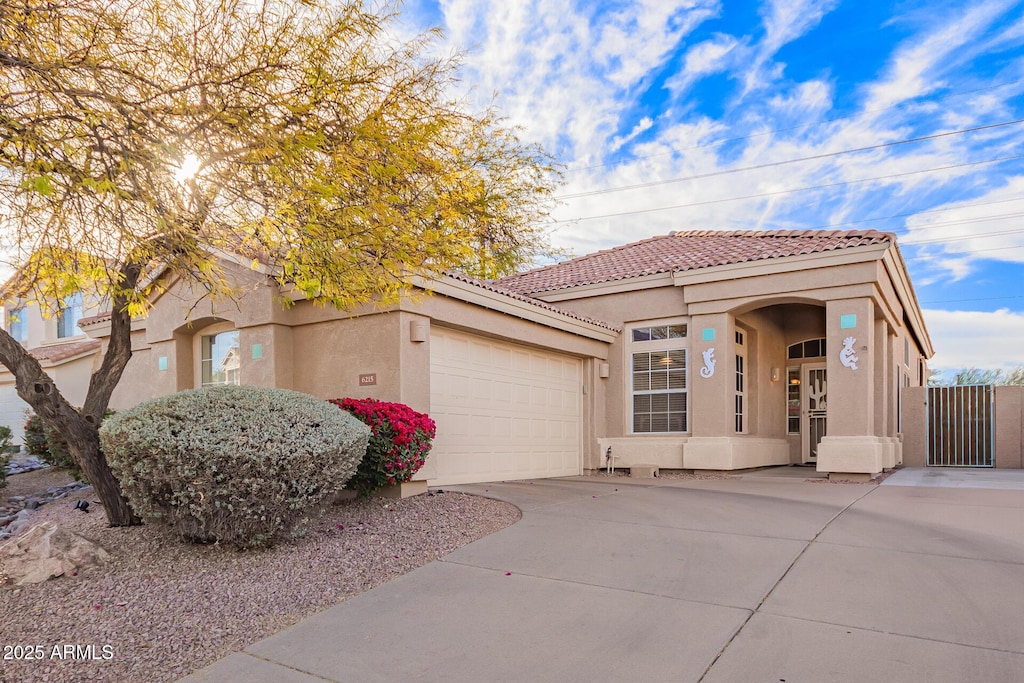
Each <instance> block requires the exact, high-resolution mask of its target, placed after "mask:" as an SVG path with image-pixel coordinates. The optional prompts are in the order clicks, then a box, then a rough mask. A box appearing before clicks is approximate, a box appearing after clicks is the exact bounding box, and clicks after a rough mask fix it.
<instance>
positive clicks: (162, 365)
mask: <svg viewBox="0 0 1024 683" xmlns="http://www.w3.org/2000/svg"><path fill="white" fill-rule="evenodd" d="M156 367H157V368H158V369H159V370H160V371H161V372H163V371H165V370H166V369H167V356H160V357H159V358H157V359H156Z"/></svg>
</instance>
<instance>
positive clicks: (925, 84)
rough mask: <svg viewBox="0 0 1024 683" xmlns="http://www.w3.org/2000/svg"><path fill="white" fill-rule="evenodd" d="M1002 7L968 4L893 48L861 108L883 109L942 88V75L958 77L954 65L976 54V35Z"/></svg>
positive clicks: (1003, 9) (993, 3)
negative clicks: (954, 17) (954, 15)
mask: <svg viewBox="0 0 1024 683" xmlns="http://www.w3.org/2000/svg"><path fill="white" fill-rule="evenodd" d="M1006 7H1007V4H1006V3H1005V2H988V3H982V4H979V5H976V6H974V7H968V8H966V9H965V10H964V11H963V13H962V14H961V15H960V16H959V17H958V18H957V20H956V21H945V22H942V23H941V24H940V28H939V29H938V30H936V31H933V32H931V33H928V34H924V35H923V36H922V37H920V38H916V39H911V40H909V41H908V42H907V43H906V44H904V45H903V46H902V47H901V48H900V49H898V50H897V51H896V53H895V56H894V58H893V59H892V60H891V62H890V64H889V68H888V71H887V74H886V76H885V78H884V79H883V80H881V81H879V82H877V83H874V84H872V85H871V86H870V87H869V88H868V96H867V101H866V104H865V109H867V110H875V109H884V108H886V107H890V106H892V105H894V104H897V103H899V102H904V101H907V100H910V99H913V98H915V97H920V96H921V95H925V94H928V93H930V92H934V91H936V90H938V89H940V88H941V87H944V86H945V85H946V83H945V81H944V79H943V76H953V77H957V76H959V74H958V67H960V66H961V65H963V63H964V62H965V61H969V60H970V59H972V58H973V57H974V56H976V55H977V51H978V49H979V47H980V45H979V44H978V40H977V39H978V36H979V34H981V33H982V32H983V31H985V30H986V29H988V28H989V27H990V26H991V25H992V22H993V21H995V20H996V19H997V18H998V17H999V16H1000V15H1001V14H1002V13H1003V12H1005V10H1006ZM958 80H959V79H958Z"/></svg>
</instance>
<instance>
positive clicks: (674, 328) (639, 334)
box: [633, 325, 686, 342]
mask: <svg viewBox="0 0 1024 683" xmlns="http://www.w3.org/2000/svg"><path fill="white" fill-rule="evenodd" d="M685 337H686V325H658V326H656V327H637V328H634V329H633V341H635V342H645V341H660V340H662V339H684V338H685Z"/></svg>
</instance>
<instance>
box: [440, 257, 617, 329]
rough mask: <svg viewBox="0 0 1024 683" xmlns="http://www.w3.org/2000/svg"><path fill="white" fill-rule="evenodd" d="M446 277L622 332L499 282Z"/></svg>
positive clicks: (607, 324) (602, 322)
mask: <svg viewBox="0 0 1024 683" xmlns="http://www.w3.org/2000/svg"><path fill="white" fill-rule="evenodd" d="M445 275H448V276H449V277H453V278H455V279H456V280H461V281H462V282H467V283H469V284H471V285H475V286H476V287H481V288H483V289H486V290H488V291H491V292H495V293H497V294H504V295H505V296H508V297H512V298H513V299H516V300H518V301H524V302H526V303H528V304H531V305H533V306H537V307H538V308H543V309H545V310H548V311H553V312H555V313H561V314H562V315H565V316H568V317H570V318H573V319H575V320H580V321H582V322H585V323H590V324H592V325H597V326H598V327H603V328H605V329H608V330H613V331H615V332H620V331H621V330H620V329H619V328H618V327H615V326H614V325H611V324H609V323H606V322H604V321H603V320H598V319H597V318H588V317H587V316H585V315H580V314H579V313H575V312H573V311H569V310H566V309H564V308H559V307H557V306H552V305H551V304H549V303H547V302H545V301H541V300H540V299H534V298H533V297H531V296H525V295H523V294H520V293H519V292H516V291H514V290H512V289H508V288H507V287H503V286H502V285H501V284H499V283H497V282H492V281H489V280H478V279H477V278H475V277H470V276H469V275H464V274H462V273H459V272H456V271H446V272H445Z"/></svg>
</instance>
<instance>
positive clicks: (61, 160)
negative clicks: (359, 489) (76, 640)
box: [0, 0, 553, 526]
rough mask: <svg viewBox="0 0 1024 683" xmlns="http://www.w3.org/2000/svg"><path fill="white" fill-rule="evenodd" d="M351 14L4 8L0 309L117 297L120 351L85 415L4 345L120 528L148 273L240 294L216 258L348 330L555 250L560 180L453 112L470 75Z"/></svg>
mask: <svg viewBox="0 0 1024 683" xmlns="http://www.w3.org/2000/svg"><path fill="white" fill-rule="evenodd" d="M394 12H395V10H393V9H387V10H385V11H384V12H382V13H372V12H369V11H367V10H366V9H365V8H364V6H363V4H361V3H360V2H357V1H355V0H353V1H350V2H337V1H332V0H303V1H302V2H291V1H289V0H215V1H214V2H207V1H205V0H61V2H53V1H52V0H0V214H2V215H0V229H2V231H3V233H4V234H3V235H2V238H3V240H4V243H5V245H6V246H7V247H8V248H9V249H11V250H12V253H13V257H12V258H13V262H16V263H17V264H18V269H17V271H16V274H15V276H14V277H13V278H12V279H11V281H10V282H9V283H8V286H7V288H6V290H5V296H6V297H7V298H8V299H10V298H13V297H17V298H19V299H22V300H26V299H27V300H33V301H36V302H38V303H40V305H42V306H45V305H47V304H48V302H49V303H52V302H59V301H61V300H62V299H63V298H64V297H66V296H68V295H69V294H71V293H74V292H78V291H84V292H89V293H90V294H92V295H94V296H99V297H103V298H104V300H105V301H106V302H107V303H108V304H109V306H110V310H111V316H112V318H111V328H110V338H109V344H108V346H107V348H106V350H105V353H104V355H103V359H102V363H101V365H100V366H99V367H98V369H97V370H96V371H95V373H94V374H93V376H92V378H91V381H90V384H89V388H88V394H87V397H86V399H85V402H84V404H83V405H82V406H81V408H80V409H77V408H75V407H74V406H72V405H70V404H69V403H68V402H67V401H66V400H65V399H64V398H63V396H62V395H61V393H60V391H59V390H58V388H57V387H55V386H54V384H53V382H52V380H51V379H50V378H49V377H48V376H47V375H46V373H45V372H44V371H43V369H42V368H41V367H40V365H39V363H38V362H36V360H35V359H34V358H33V356H31V355H30V354H29V353H27V352H26V350H25V349H24V348H23V347H22V346H21V345H20V344H18V343H17V342H16V341H14V339H12V338H11V337H10V336H9V335H7V334H6V333H4V332H0V363H3V364H4V365H5V366H6V367H7V368H8V369H9V370H10V371H11V372H12V373H13V374H14V376H15V377H16V386H17V391H18V394H19V396H21V397H22V398H23V399H24V400H25V401H26V402H28V403H29V404H30V405H31V406H32V408H33V409H34V410H35V412H36V413H37V414H39V415H40V416H42V417H43V418H44V419H45V420H47V421H48V422H49V423H50V424H52V425H53V426H54V427H55V428H57V429H58V431H59V432H60V433H61V434H62V435H63V436H64V437H65V439H66V440H67V441H68V445H69V447H70V450H71V452H72V455H73V456H74V457H75V458H76V460H77V461H78V462H79V463H80V465H81V468H82V470H83V471H84V472H85V474H86V476H87V477H88V479H89V481H90V482H92V483H93V484H94V485H95V487H96V491H97V494H98V495H99V497H100V498H101V499H102V501H103V505H104V507H105V509H106V512H107V516H108V519H109V521H110V523H111V524H112V525H115V526H120V525H131V524H135V523H137V522H138V518H137V517H136V515H135V514H134V512H133V511H132V510H131V508H130V507H129V505H128V504H127V502H126V501H125V499H124V497H123V496H122V495H121V492H120V489H119V486H118V483H117V481H116V480H115V479H114V477H113V476H112V475H111V473H110V470H109V469H108V467H107V465H106V462H105V461H104V459H103V456H102V453H101V451H100V448H99V441H98V437H97V428H98V424H99V421H100V419H101V416H102V415H103V412H104V410H105V409H106V407H107V404H108V402H109V400H110V396H111V393H112V392H113V390H114V388H115V386H116V385H117V383H118V381H119V379H120V378H121V375H122V372H123V370H124V368H125V366H126V364H127V363H128V360H129V358H130V356H131V345H130V339H129V333H130V322H131V319H132V318H133V317H138V316H144V315H146V312H147V307H148V305H149V302H150V301H151V299H152V297H153V296H154V294H155V293H156V292H155V288H156V287H158V286H159V285H158V284H156V283H158V282H159V281H160V280H159V279H158V278H154V277H151V275H152V274H153V273H155V272H157V271H158V270H160V271H162V272H167V271H169V272H172V273H174V274H176V275H178V276H180V277H183V278H186V279H188V280H189V281H192V282H193V283H195V284H198V285H200V286H202V287H203V288H204V289H203V291H206V292H208V295H209V296H230V295H231V294H232V283H231V282H230V281H228V280H227V279H226V278H225V277H224V275H223V274H222V273H221V272H220V270H219V269H218V261H217V259H216V257H215V254H217V253H218V252H224V251H227V252H231V253H234V254H242V255H244V256H245V257H246V258H251V259H253V262H254V264H255V262H256V261H257V260H258V261H259V262H260V263H262V264H265V265H268V266H270V268H271V269H272V272H273V273H274V274H275V277H276V278H277V280H278V281H279V282H280V283H281V284H283V285H284V284H286V285H288V286H291V287H295V288H297V289H298V290H300V291H301V292H303V293H304V294H305V295H306V296H307V297H308V298H310V299H312V300H314V301H318V302H321V303H324V304H329V305H333V306H337V307H339V308H342V309H349V308H351V307H353V306H355V305H358V304H361V303H365V302H368V301H372V300H376V301H381V302H393V301H395V300H396V299H397V298H398V297H400V296H401V295H402V294H403V292H405V291H406V289H407V282H408V280H409V276H410V275H411V274H417V273H424V272H436V271H439V270H443V269H450V268H457V269H461V270H463V271H465V272H468V273H470V274H474V275H477V276H481V277H493V276H497V275H500V274H503V273H506V272H509V271H511V270H513V269H515V268H516V267H517V266H521V265H522V264H524V263H527V262H529V261H531V260H532V259H533V258H534V257H535V256H536V255H538V254H539V253H541V252H543V251H545V250H546V249H547V244H546V241H545V237H544V233H543V231H542V229H541V228H539V227H537V226H539V225H541V219H543V218H544V217H545V216H546V215H547V208H548V202H549V201H550V198H551V191H552V189H553V187H552V180H551V179H552V177H553V176H552V173H551V171H552V169H551V168H550V164H549V160H548V158H547V157H546V156H545V155H544V154H543V153H542V152H541V151H540V150H538V149H537V148H535V147H533V146H530V145H526V144H524V143H522V142H520V141H519V140H518V139H517V137H516V135H515V132H514V131H513V130H510V129H509V128H507V127H505V126H504V125H503V124H502V123H501V121H500V120H497V119H496V118H495V116H494V114H493V112H491V111H486V112H483V113H472V112H469V111H467V110H466V108H465V107H464V106H463V105H461V104H460V103H459V102H454V101H451V100H450V99H449V95H448V92H449V91H450V89H451V88H450V85H451V84H452V82H453V81H454V79H455V78H456V77H457V69H458V66H459V65H458V59H457V58H432V57H429V56H428V55H427V52H428V51H427V48H428V47H429V46H430V45H431V40H432V39H433V36H432V35H431V34H426V35H424V36H420V37H418V38H416V39H413V40H411V41H408V42H400V41H397V40H396V39H395V38H394V37H393V36H392V35H391V33H389V31H388V28H389V25H390V22H391V21H392V20H393V19H394V16H395V14H394Z"/></svg>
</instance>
